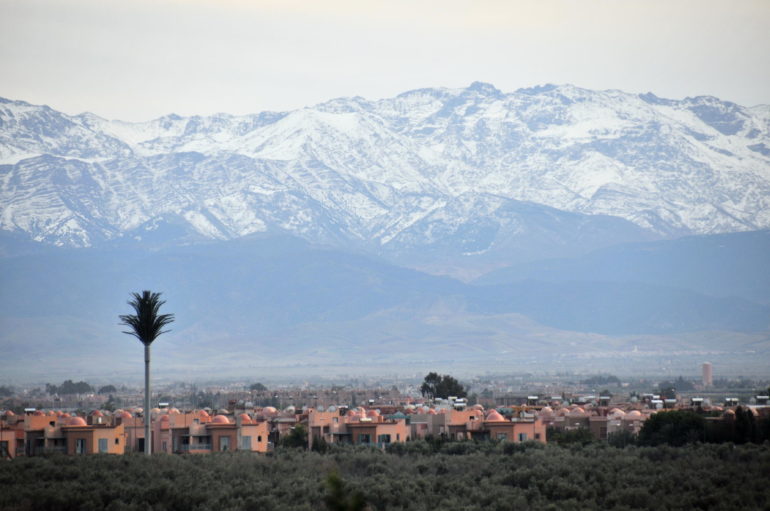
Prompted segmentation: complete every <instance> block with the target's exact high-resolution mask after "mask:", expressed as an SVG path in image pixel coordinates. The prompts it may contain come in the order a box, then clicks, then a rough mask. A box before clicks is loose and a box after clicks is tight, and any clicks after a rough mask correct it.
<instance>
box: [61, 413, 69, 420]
mask: <svg viewBox="0 0 770 511" xmlns="http://www.w3.org/2000/svg"><path fill="white" fill-rule="evenodd" d="M60 418H61V419H69V418H70V414H68V413H67V412H64V413H63V414H61V417H60Z"/></svg>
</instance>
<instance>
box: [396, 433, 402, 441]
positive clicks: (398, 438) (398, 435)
mask: <svg viewBox="0 0 770 511" xmlns="http://www.w3.org/2000/svg"><path fill="white" fill-rule="evenodd" d="M399 440H401V433H396V442H398V441H399Z"/></svg>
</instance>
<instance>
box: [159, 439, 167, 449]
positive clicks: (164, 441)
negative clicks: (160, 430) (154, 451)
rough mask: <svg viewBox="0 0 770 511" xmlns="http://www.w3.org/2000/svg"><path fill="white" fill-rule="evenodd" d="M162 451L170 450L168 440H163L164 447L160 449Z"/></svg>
mask: <svg viewBox="0 0 770 511" xmlns="http://www.w3.org/2000/svg"><path fill="white" fill-rule="evenodd" d="M160 450H161V451H163V452H166V451H167V450H168V442H167V441H166V440H163V445H162V447H161V448H160Z"/></svg>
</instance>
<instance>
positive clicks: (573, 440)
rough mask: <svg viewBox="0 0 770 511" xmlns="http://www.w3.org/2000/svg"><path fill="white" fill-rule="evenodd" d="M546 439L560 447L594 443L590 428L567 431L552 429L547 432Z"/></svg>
mask: <svg viewBox="0 0 770 511" xmlns="http://www.w3.org/2000/svg"><path fill="white" fill-rule="evenodd" d="M546 438H548V442H553V443H555V444H559V445H569V444H580V445H587V444H590V443H591V442H593V441H594V437H593V436H592V435H591V431H590V430H589V429H588V428H577V429H571V430H565V429H561V428H554V427H550V428H548V429H547V430H546Z"/></svg>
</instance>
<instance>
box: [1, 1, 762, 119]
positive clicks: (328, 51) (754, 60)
mask: <svg viewBox="0 0 770 511" xmlns="http://www.w3.org/2000/svg"><path fill="white" fill-rule="evenodd" d="M768 26H770V3H767V2H762V1H745V2H740V3H731V2H726V1H707V2H702V1H698V2H695V1H689V0H688V1H681V2H676V3H669V2H662V1H658V0H653V1H647V2H608V1H596V0H591V1H586V2H579V3H577V2H567V1H553V2H540V1H537V2H534V1H533V2H529V1H528V2H501V1H496V0H488V1H481V2H473V3H466V2H459V1H451V0H450V1H442V2H438V1H433V0H430V1H425V2H417V3H415V2H406V1H403V0H397V1H394V2H353V1H347V0H332V1H329V2H324V3H303V2H299V1H294V0H288V1H281V2H279V1H273V0H269V1H267V0H264V1H256V2H247V1H242V0H229V1H224V2H222V1H218V2H215V1H213V0H194V1H187V2H181V1H175V0H162V1H153V2H150V1H148V0H137V1H133V2H128V3H127V2H116V1H96V0H75V1H71V2H56V1H53V0H24V1H20V0H0V62H2V63H3V69H4V73H3V79H2V80H0V96H2V97H7V98H11V99H21V100H24V101H28V102H31V103H35V104H48V105H50V106H51V107H53V108H56V109H59V110H62V111H64V112H66V113H70V114H77V113H80V112H83V111H90V112H93V113H95V114H97V115H100V116H102V117H106V118H113V119H123V120H129V121H140V120H148V119H151V118H154V117H158V116H161V115H165V114H169V113H172V112H173V113H177V114H180V115H191V114H201V115H206V114H211V113H216V112H227V113H232V114H245V113H253V112H259V111H264V110H293V109H297V108H302V107H304V106H308V105H313V104H316V103H318V102H322V101H325V100H327V99H331V98H334V97H341V96H356V95H360V96H364V97H366V98H368V99H376V98H380V97H390V96H393V95H396V94H399V93H401V92H404V91H406V90H410V89H415V88H422V87H465V86H467V85H468V84H470V83H471V82H473V81H476V80H479V81H485V82H489V83H492V84H494V85H495V86H496V87H498V88H500V89H501V90H504V91H513V90H515V89H517V88H520V87H529V86H533V85H538V84H543V83H557V84H561V83H572V84H574V85H577V86H579V87H586V88H592V89H621V90H624V91H628V92H647V91H652V92H654V93H655V94H657V95H659V96H663V97H669V98H675V99H677V98H682V97H685V96H696V95H714V96H717V97H719V98H721V99H725V100H729V101H734V102H736V103H739V104H742V105H745V106H753V105H756V104H770V94H768V90H770V88H768V85H769V84H770V66H767V64H766V58H767V57H766V55H767V54H768V53H770V51H769V50H770V36H768V31H767V27H768Z"/></svg>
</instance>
